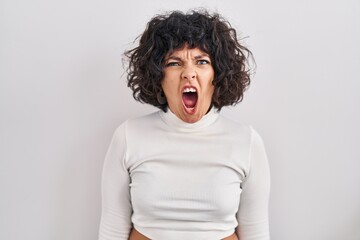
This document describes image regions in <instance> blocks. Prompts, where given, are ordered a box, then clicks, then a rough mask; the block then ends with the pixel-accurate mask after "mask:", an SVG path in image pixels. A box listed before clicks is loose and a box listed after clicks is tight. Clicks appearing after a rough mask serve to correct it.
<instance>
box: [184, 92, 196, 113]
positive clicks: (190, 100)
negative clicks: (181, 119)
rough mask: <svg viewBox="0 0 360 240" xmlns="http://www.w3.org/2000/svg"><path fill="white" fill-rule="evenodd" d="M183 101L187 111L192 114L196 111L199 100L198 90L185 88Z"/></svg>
mask: <svg viewBox="0 0 360 240" xmlns="http://www.w3.org/2000/svg"><path fill="white" fill-rule="evenodd" d="M182 100H183V103H184V106H185V109H186V110H187V111H188V112H189V113H190V112H191V111H193V110H194V108H195V106H196V103H197V100H198V94H197V91H196V88H194V87H185V88H184V89H183V92H182Z"/></svg>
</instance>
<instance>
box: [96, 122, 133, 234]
mask: <svg viewBox="0 0 360 240" xmlns="http://www.w3.org/2000/svg"><path fill="white" fill-rule="evenodd" d="M125 126H126V123H124V124H122V125H121V126H120V127H119V128H118V129H117V130H116V131H115V133H114V135H113V138H112V141H111V143H110V147H109V149H108V151H107V154H106V157H105V162H104V168H103V174H102V186H101V188H102V212H101V222H100V229H99V240H127V239H128V238H129V234H130V230H131V227H132V224H131V214H132V208H131V201H130V189H129V184H130V177H129V173H128V171H127V169H126V167H125V162H124V160H125V156H126V135H125Z"/></svg>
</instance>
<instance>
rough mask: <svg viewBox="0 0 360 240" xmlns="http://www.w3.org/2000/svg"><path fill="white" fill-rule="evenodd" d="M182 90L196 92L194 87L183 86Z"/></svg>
mask: <svg viewBox="0 0 360 240" xmlns="http://www.w3.org/2000/svg"><path fill="white" fill-rule="evenodd" d="M183 92H184V93H188V92H196V89H195V88H191V87H188V88H185V89H184V91H183Z"/></svg>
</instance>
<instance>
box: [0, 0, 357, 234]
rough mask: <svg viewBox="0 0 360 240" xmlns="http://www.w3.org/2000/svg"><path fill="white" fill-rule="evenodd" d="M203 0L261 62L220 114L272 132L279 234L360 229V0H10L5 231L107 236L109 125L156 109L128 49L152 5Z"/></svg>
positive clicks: (1, 110)
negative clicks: (129, 72) (129, 69)
mask: <svg viewBox="0 0 360 240" xmlns="http://www.w3.org/2000/svg"><path fill="white" fill-rule="evenodd" d="M198 7H205V8H207V9H209V10H210V11H214V10H215V11H218V12H220V13H221V14H222V15H223V16H224V17H225V18H226V19H227V20H229V21H230V22H231V24H232V25H233V27H235V28H236V29H237V30H238V35H239V36H240V37H241V38H242V39H243V40H242V41H243V42H244V43H245V44H246V45H247V46H248V47H249V48H250V49H251V50H252V51H253V53H254V56H255V59H256V61H257V71H256V74H255V76H254V77H253V81H252V85H251V87H250V89H249V91H248V92H247V93H246V95H245V99H244V101H243V102H242V103H241V104H239V105H238V106H236V107H229V108H226V109H224V110H223V111H222V114H224V115H227V116H230V117H231V118H234V119H235V120H236V121H238V122H242V123H249V124H252V125H253V126H254V128H255V129H256V130H257V131H258V132H259V133H260V134H261V136H262V137H263V139H264V142H265V145H266V149H267V153H268V157H269V161H270V166H271V174H272V183H271V184H272V191H271V199H270V228H271V236H272V239H273V240H359V239H360V151H359V148H360V145H359V141H360V127H359V125H360V124H359V123H360V107H359V103H360V94H359V91H360V83H359V82H360V48H359V43H360V2H359V1H357V0H343V1H340V0H338V1H334V0H330V1H329V0H312V1H309V0H305V1H295V0H290V1H289V0H287V1H286V0H273V1H265V0H262V1H260V0H253V1H249V0H248V1H245V0H236V1H235V0H226V1H215V0H213V1H194V0H182V1H160V0H157V1H145V0H144V1H139V0H132V1H119V0H117V1H115V0H103V1H100V0H86V1H85V0H71V1H70V0H65V1H55V0H53V1H49V0H32V1H26V0H1V1H0V239H4V240H5V239H6V240H24V239H27V240H96V239H97V232H98V225H99V219H100V176H101V170H102V164H103V159H104V156H105V153H106V150H107V147H108V145H109V142H110V139H111V136H112V133H113V131H114V130H115V128H116V127H117V126H118V125H119V124H120V123H121V122H122V121H124V120H125V119H127V118H130V117H135V116H140V115H143V114H146V113H150V112H153V111H157V109H155V108H154V107H151V106H146V105H143V104H140V103H137V102H135V101H134V100H133V99H132V95H131V92H130V89H128V88H127V87H126V74H125V73H124V67H123V63H122V54H123V52H124V50H125V49H130V48H131V47H133V46H134V44H133V40H134V39H135V38H136V37H137V36H138V35H139V34H140V33H141V32H142V31H143V30H144V28H145V25H146V22H147V21H148V20H149V19H150V18H151V17H152V16H154V15H155V14H157V13H163V12H164V11H168V10H175V9H177V10H185V11H186V10H188V9H192V8H198Z"/></svg>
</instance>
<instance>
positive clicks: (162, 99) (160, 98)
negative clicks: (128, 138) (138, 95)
mask: <svg viewBox="0 0 360 240" xmlns="http://www.w3.org/2000/svg"><path fill="white" fill-rule="evenodd" d="M156 98H157V100H158V102H159V103H160V104H161V105H163V104H165V103H166V102H167V101H166V96H165V94H164V92H163V91H162V90H161V91H160V92H158V93H157V94H156Z"/></svg>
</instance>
